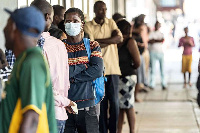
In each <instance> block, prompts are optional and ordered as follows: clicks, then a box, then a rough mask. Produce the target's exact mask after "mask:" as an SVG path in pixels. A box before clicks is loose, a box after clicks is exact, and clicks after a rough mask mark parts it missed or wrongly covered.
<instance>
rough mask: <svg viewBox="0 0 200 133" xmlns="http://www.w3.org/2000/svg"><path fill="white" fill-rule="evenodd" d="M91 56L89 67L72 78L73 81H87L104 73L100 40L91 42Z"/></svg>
mask: <svg viewBox="0 0 200 133" xmlns="http://www.w3.org/2000/svg"><path fill="white" fill-rule="evenodd" d="M90 48H91V56H90V61H89V64H87V67H88V68H87V69H86V70H84V71H82V72H80V73H79V74H77V75H75V76H74V77H72V78H71V81H72V82H87V81H92V80H94V79H96V78H98V77H100V76H101V75H102V73H103V59H102V53H101V48H100V45H99V43H98V42H96V41H93V42H91V44H90Z"/></svg>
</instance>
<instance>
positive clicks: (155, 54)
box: [150, 52, 166, 88]
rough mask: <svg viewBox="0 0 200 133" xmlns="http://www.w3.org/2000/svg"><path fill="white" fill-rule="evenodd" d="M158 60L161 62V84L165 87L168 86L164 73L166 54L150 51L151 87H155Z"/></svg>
mask: <svg viewBox="0 0 200 133" xmlns="http://www.w3.org/2000/svg"><path fill="white" fill-rule="evenodd" d="M156 61H159V64H160V75H161V84H162V86H163V87H166V83H165V75H164V54H163V53H159V52H150V67H151V72H150V87H152V88H154V87H155V77H156Z"/></svg>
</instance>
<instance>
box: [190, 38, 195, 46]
mask: <svg viewBox="0 0 200 133" xmlns="http://www.w3.org/2000/svg"><path fill="white" fill-rule="evenodd" d="M188 44H189V45H190V46H191V47H194V46H195V43H194V39H193V37H191V38H190V39H189V41H188Z"/></svg>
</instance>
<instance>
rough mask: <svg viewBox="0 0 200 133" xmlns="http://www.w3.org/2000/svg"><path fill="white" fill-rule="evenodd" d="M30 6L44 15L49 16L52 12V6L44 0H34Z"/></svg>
mask: <svg viewBox="0 0 200 133" xmlns="http://www.w3.org/2000/svg"><path fill="white" fill-rule="evenodd" d="M31 6H35V7H36V8H38V9H39V10H40V11H41V12H42V13H43V14H44V15H46V14H49V15H50V14H51V12H52V6H51V5H50V4H49V2H47V1H46V0H34V1H33V2H32V3H31Z"/></svg>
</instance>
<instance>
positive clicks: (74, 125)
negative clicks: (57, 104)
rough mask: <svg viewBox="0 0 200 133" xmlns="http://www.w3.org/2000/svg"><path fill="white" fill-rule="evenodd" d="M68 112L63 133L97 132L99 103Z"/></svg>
mask: <svg viewBox="0 0 200 133" xmlns="http://www.w3.org/2000/svg"><path fill="white" fill-rule="evenodd" d="M67 114H68V120H67V121H66V124H65V133H99V105H97V106H94V107H90V108H89V110H79V111H78V114H69V113H67Z"/></svg>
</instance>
